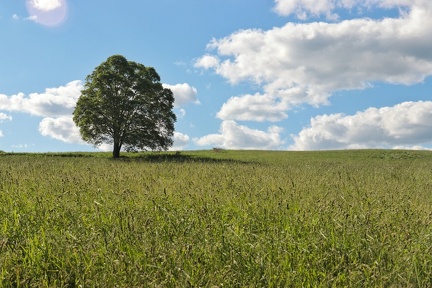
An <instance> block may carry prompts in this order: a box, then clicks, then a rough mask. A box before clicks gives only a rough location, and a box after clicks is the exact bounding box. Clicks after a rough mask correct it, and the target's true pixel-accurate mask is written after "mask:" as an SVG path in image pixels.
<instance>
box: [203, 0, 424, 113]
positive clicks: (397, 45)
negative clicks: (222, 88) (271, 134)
mask: <svg viewBox="0 0 432 288" xmlns="http://www.w3.org/2000/svg"><path fill="white" fill-rule="evenodd" d="M318 2H319V3H321V2H322V3H324V4H325V5H327V4H328V3H333V4H334V5H336V4H337V5H336V6H337V7H339V6H340V7H350V5H360V4H359V3H360V1H357V0H356V1H306V0H304V1H293V2H289V1H278V3H280V5H290V4H289V3H296V4H295V5H297V4H299V3H300V4H301V5H303V6H304V5H306V4H307V3H309V4H310V7H312V6H314V5H315V4H317V3H318ZM366 2H368V3H369V4H368V5H372V4H376V3H380V4H379V5H380V6H382V7H384V6H386V7H396V6H404V5H405V6H408V5H409V8H410V10H409V12H406V13H401V15H400V16H399V18H394V19H392V18H385V19H381V20H373V19H354V20H346V21H341V22H338V23H332V24H329V23H324V22H319V23H318V22H315V23H304V24H295V23H287V24H286V25H284V26H283V27H280V28H278V27H276V28H273V29H271V30H268V31H263V30H253V29H249V30H241V31H238V32H236V33H233V34H231V35H229V36H227V37H225V38H222V39H214V40H213V41H212V42H211V43H210V44H209V45H208V48H209V49H213V50H214V51H215V52H214V54H215V55H211V54H206V55H204V56H203V57H201V58H199V59H197V60H196V62H195V66H197V67H201V68H205V69H212V70H214V71H215V72H216V73H217V74H219V75H220V76H222V77H224V78H226V79H227V80H228V81H229V82H231V83H232V84H236V83H239V82H241V81H246V82H252V84H253V85H258V87H260V89H262V90H263V91H262V92H260V93H259V94H256V95H253V96H251V95H244V96H243V97H244V98H243V99H242V97H234V98H231V99H230V100H229V101H228V102H227V103H225V105H224V106H223V108H222V110H221V111H220V112H219V114H218V115H219V116H220V118H222V119H235V120H243V119H247V120H253V119H255V120H257V121H263V120H269V121H276V120H277V119H284V118H286V114H285V112H286V111H288V110H289V109H292V108H293V107H295V106H298V105H302V104H309V105H312V106H320V105H326V104H329V98H330V97H331V95H332V94H333V93H334V92H335V91H341V90H352V89H365V88H369V87H371V86H373V84H374V83H375V82H383V83H389V84H405V85H412V84H416V83H420V82H422V81H423V80H424V79H425V78H426V77H428V76H430V75H432V41H429V39H432V29H431V27H432V2H431V1H429V0H414V1H408V0H399V1H390V0H387V1H378V0H371V1H366ZM314 3H315V4H314ZM335 3H336V4H335ZM309 4H308V5H309ZM293 5H294V4H293ZM325 5H324V6H325ZM338 5H339V6H338ZM303 6H302V7H303ZM324 6H322V7H324ZM336 6H335V7H336ZM307 7H309V6H307ZM317 7H321V6H319V5H317ZM286 9H288V8H286ZM311 9H312V8H311ZM317 9H318V8H317ZM322 9H324V8H322ZM326 9H327V8H326ZM332 9H334V7H333V8H332V7H330V8H329V10H328V11H333V10H332ZM324 10H325V9H324ZM324 10H323V11H324ZM325 11H327V10H325ZM248 103H251V104H252V105H250V107H251V108H250V109H249V111H246V110H248V108H247V106H248V105H247V104H248ZM259 103H264V104H263V109H262V112H263V113H260V114H257V111H256V109H257V107H258V106H259ZM270 103H274V104H275V105H274V107H273V109H269V108H270V105H271V104H270ZM236 112H240V114H239V116H234V115H235V113H236Z"/></svg>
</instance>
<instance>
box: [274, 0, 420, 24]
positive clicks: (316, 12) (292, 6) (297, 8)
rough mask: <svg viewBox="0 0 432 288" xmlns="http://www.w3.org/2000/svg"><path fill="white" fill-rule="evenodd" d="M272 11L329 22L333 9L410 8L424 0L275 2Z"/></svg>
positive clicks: (337, 16)
mask: <svg viewBox="0 0 432 288" xmlns="http://www.w3.org/2000/svg"><path fill="white" fill-rule="evenodd" d="M275 2H276V4H275V7H274V10H275V12H276V13H278V14H279V15H283V16H288V15H291V14H295V15H296V16H297V18H299V19H301V20H306V19H307V18H309V17H311V16H312V17H318V16H321V15H324V16H326V18H327V19H329V20H337V19H338V18H339V15H337V14H336V13H335V12H334V10H335V9H350V10H352V9H354V8H357V9H359V10H361V9H362V8H366V9H371V8H372V7H373V6H375V7H381V8H392V7H404V6H410V5H412V4H413V2H417V3H421V2H425V1H424V0H420V1H415V0H275Z"/></svg>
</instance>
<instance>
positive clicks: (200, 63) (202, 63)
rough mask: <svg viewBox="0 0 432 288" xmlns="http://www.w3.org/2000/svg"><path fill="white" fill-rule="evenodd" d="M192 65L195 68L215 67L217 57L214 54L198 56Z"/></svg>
mask: <svg viewBox="0 0 432 288" xmlns="http://www.w3.org/2000/svg"><path fill="white" fill-rule="evenodd" d="M194 66H195V67H197V68H204V69H210V68H215V67H217V66H219V58H218V57H216V56H214V55H209V54H207V55H204V56H202V57H200V58H198V59H197V60H196V61H195V63H194Z"/></svg>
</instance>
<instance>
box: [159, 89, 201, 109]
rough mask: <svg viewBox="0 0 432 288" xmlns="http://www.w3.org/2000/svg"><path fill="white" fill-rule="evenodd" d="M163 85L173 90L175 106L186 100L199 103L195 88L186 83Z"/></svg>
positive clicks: (184, 102)
mask: <svg viewBox="0 0 432 288" xmlns="http://www.w3.org/2000/svg"><path fill="white" fill-rule="evenodd" d="M163 87H164V88H167V89H170V90H171V91H172V92H173V94H174V99H175V101H174V106H175V107H180V106H182V105H184V104H186V103H188V102H193V103H195V104H199V103H200V102H199V101H198V99H197V98H196V96H197V94H198V92H197V89H196V88H195V87H192V86H190V85H189V84H187V83H183V84H176V85H169V84H163Z"/></svg>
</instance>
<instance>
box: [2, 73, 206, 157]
mask: <svg viewBox="0 0 432 288" xmlns="http://www.w3.org/2000/svg"><path fill="white" fill-rule="evenodd" d="M163 85H164V87H169V88H170V89H172V90H173V93H174V97H175V101H176V103H177V104H176V105H177V106H178V107H180V106H181V105H184V104H186V103H188V102H194V103H199V101H198V100H197V98H196V96H197V90H196V89H195V88H194V87H192V86H190V85H189V84H187V83H183V84H177V85H169V84H163ZM82 89H83V84H82V82H81V81H80V80H75V81H71V82H69V83H67V84H66V85H65V86H60V87H56V88H47V89H45V92H43V93H30V94H29V96H28V97H27V96H26V95H25V94H24V93H18V94H15V95H11V96H7V95H4V94H0V111H2V110H3V111H10V112H20V113H26V114H30V115H34V116H39V117H42V118H43V119H42V120H41V122H40V123H39V132H40V133H41V135H43V136H46V137H51V138H53V139H56V140H60V141H62V142H65V143H76V144H85V142H84V141H83V140H82V139H81V136H80V132H79V129H78V127H77V126H76V125H75V123H74V122H73V120H72V113H73V111H74V109H75V105H76V102H77V101H78V98H79V97H80V95H81V90H82ZM3 120H12V117H11V116H8V115H6V114H4V113H0V122H2V121H3ZM0 135H3V133H1V132H0ZM188 143H189V136H187V135H185V134H182V133H178V132H175V134H174V147H176V149H177V150H179V149H181V148H183V147H185V146H186V145H187V144H188ZM101 149H103V150H106V145H104V146H102V147H101Z"/></svg>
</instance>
